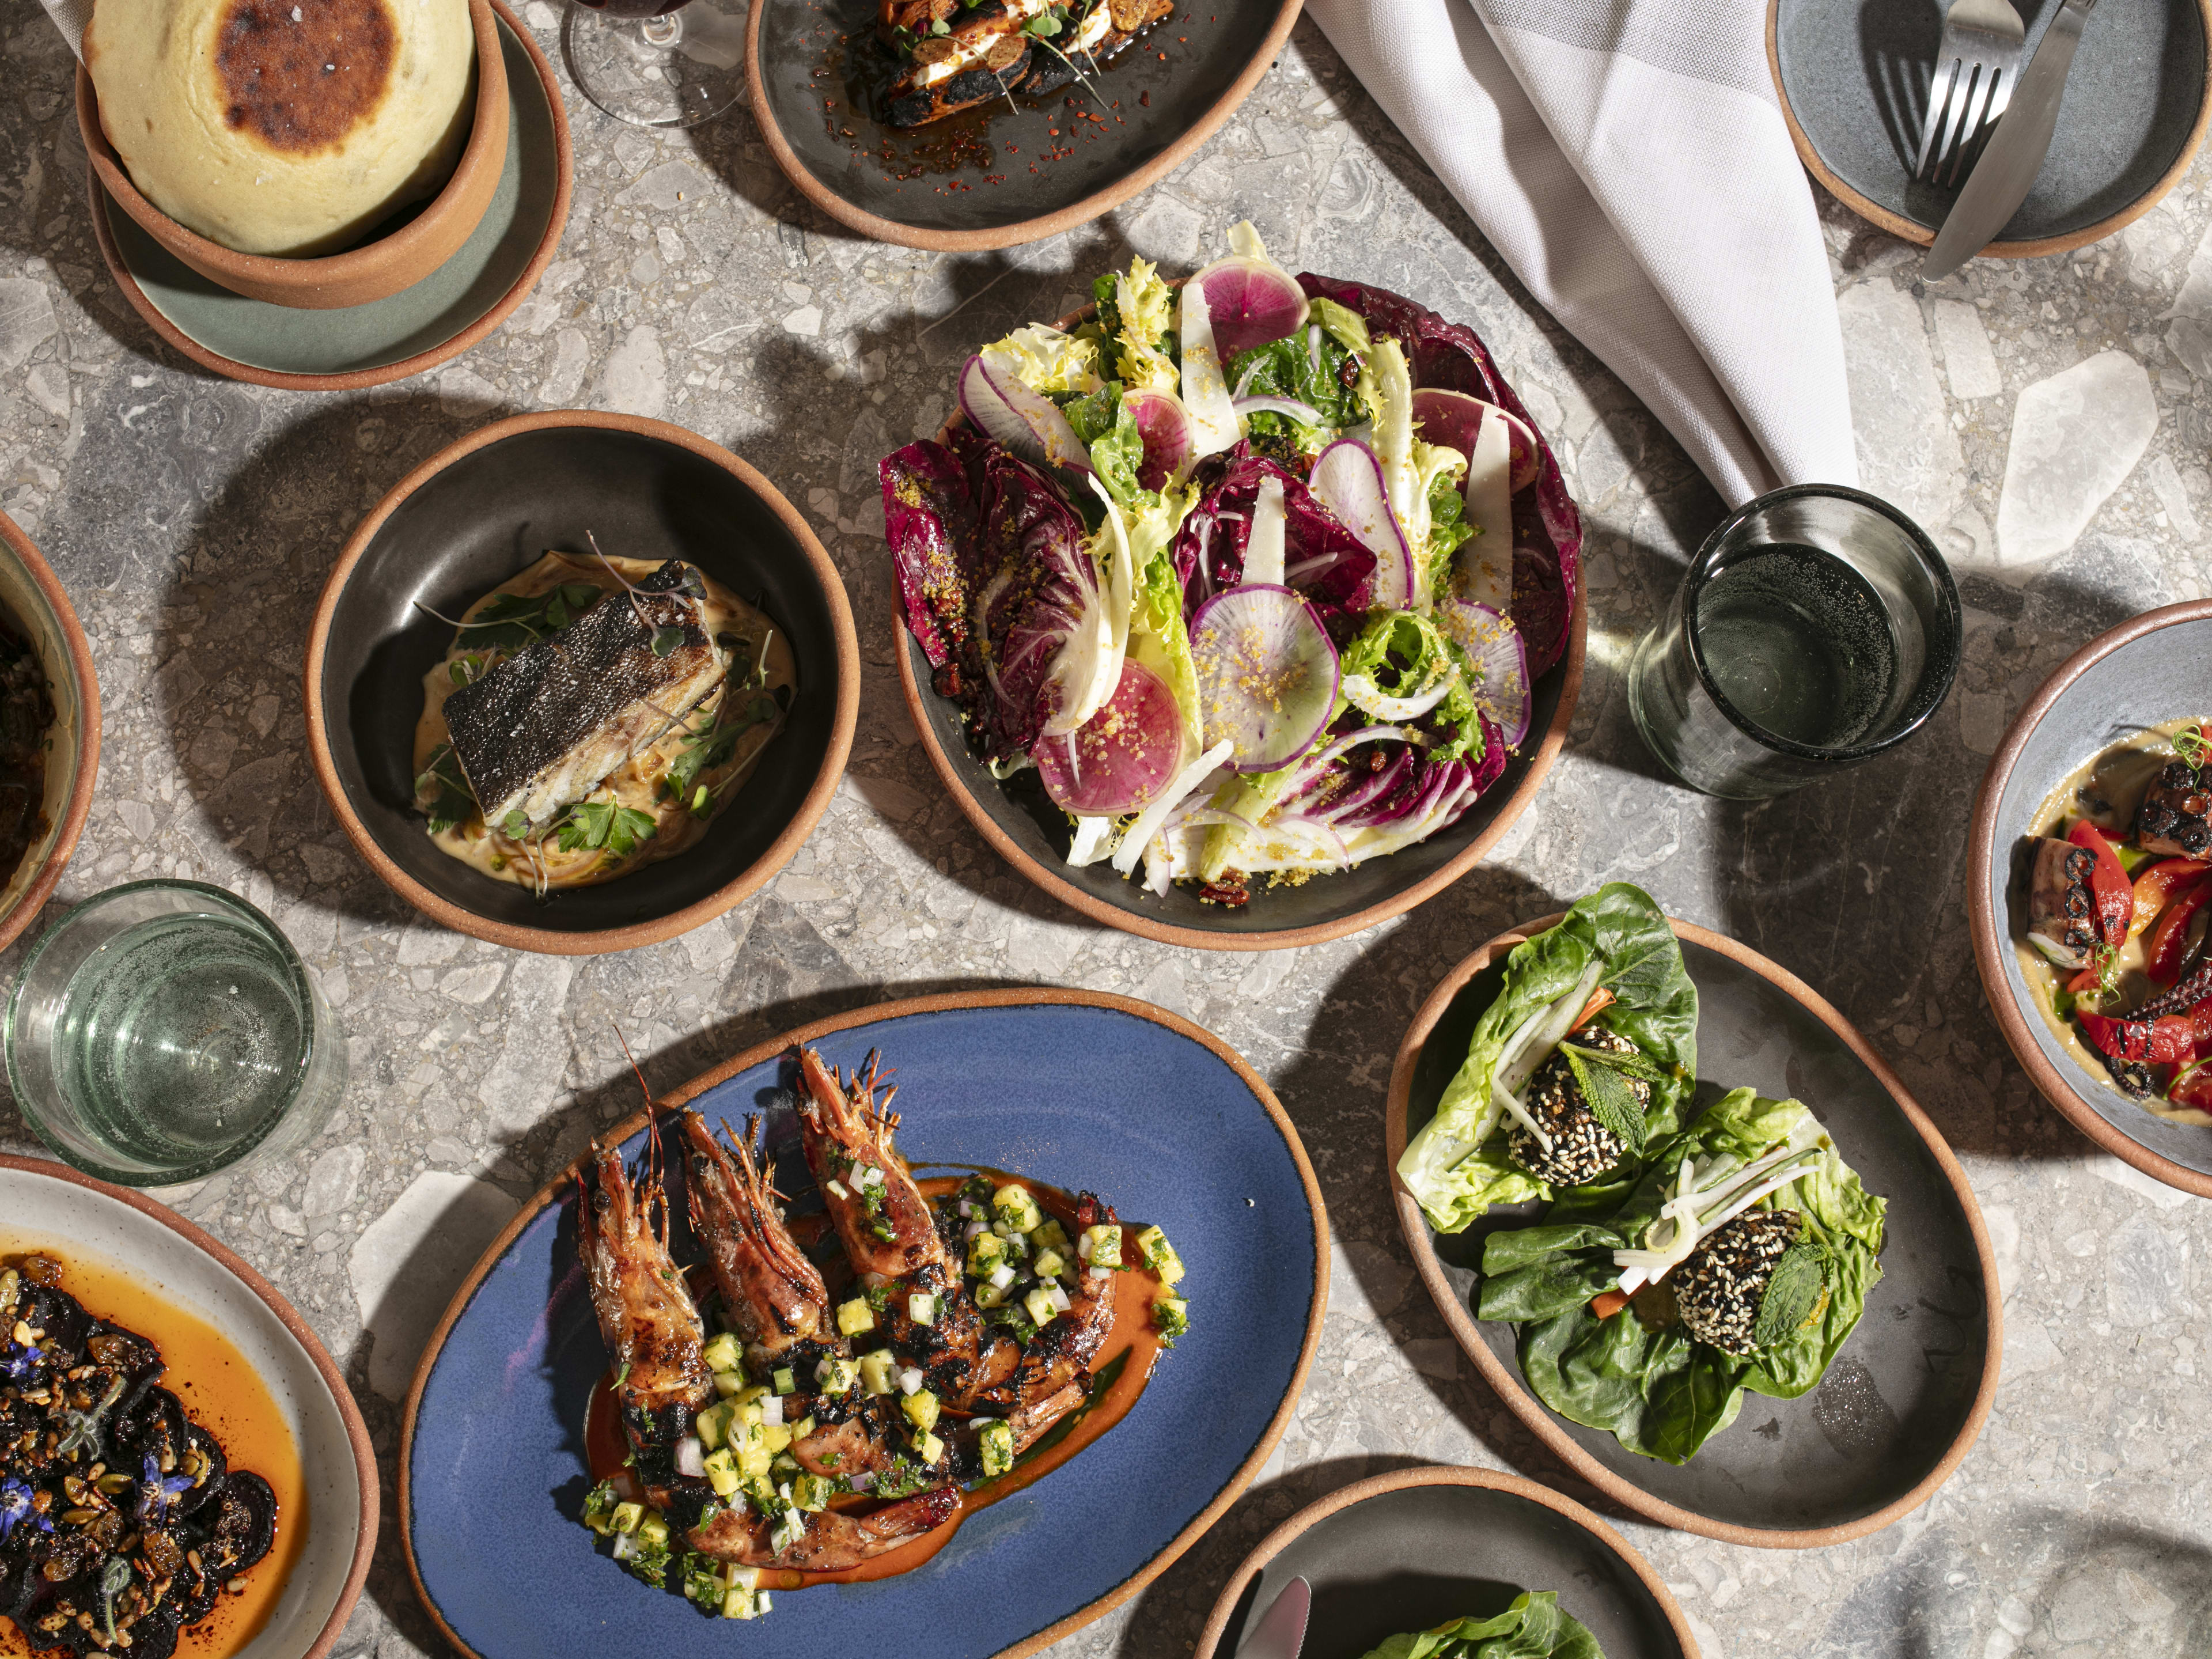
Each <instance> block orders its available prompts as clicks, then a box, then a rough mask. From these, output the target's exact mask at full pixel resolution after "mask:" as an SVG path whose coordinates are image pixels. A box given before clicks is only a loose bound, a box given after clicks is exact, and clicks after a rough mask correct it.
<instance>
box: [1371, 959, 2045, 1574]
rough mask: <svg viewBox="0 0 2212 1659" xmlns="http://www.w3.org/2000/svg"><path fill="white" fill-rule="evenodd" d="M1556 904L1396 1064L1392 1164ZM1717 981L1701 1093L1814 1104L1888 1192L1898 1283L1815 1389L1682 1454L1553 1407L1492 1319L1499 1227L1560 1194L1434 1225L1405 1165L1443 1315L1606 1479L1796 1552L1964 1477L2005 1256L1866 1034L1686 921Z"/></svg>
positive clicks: (1745, 1539) (1994, 1362)
mask: <svg viewBox="0 0 2212 1659" xmlns="http://www.w3.org/2000/svg"><path fill="white" fill-rule="evenodd" d="M1558 920H1559V918H1558V917H1557V916H1547V917H1543V918H1541V919H1539V920H1537V921H1531V922H1528V923H1526V924H1524V925H1523V926H1522V927H1518V928H1516V929H1515V930H1514V931H1513V932H1511V933H1504V934H1500V935H1499V936H1498V938H1497V939H1492V940H1491V941H1490V942H1489V943H1488V944H1486V945H1484V946H1483V947H1482V949H1480V951H1476V952H1475V953H1474V955H1473V956H1471V957H1468V959H1467V960H1466V961H1465V962H1462V963H1460V965H1459V966H1458V967H1457V968H1456V969H1454V970H1453V971H1452V973H1451V975H1449V977H1448V978H1447V979H1446V980H1445V981H1444V982H1443V985H1442V986H1440V987H1437V991H1436V993H1435V994H1434V995H1432V996H1431V997H1430V999H1429V1000H1428V1002H1427V1003H1426V1005H1425V1006H1423V1008H1422V1009H1421V1012H1419V1014H1417V1015H1415V1016H1414V1018H1413V1025H1412V1027H1411V1028H1410V1029H1409V1030H1407V1034H1406V1040H1405V1042H1404V1043H1403V1044H1402V1045H1401V1047H1400V1048H1399V1050H1398V1060H1397V1065H1396V1066H1395V1069H1394V1070H1393V1071H1392V1073H1391V1076H1390V1097H1389V1106H1388V1109H1387V1111H1386V1113H1385V1117H1384V1133H1385V1136H1386V1138H1387V1142H1388V1146H1389V1160H1390V1164H1389V1167H1390V1168H1391V1169H1392V1170H1394V1171H1395V1170H1396V1168H1397V1166H1398V1158H1399V1157H1400V1155H1401V1153H1403V1152H1404V1151H1405V1149H1406V1143H1407V1141H1408V1140H1409V1139H1412V1137H1413V1134H1414V1133H1416V1132H1417V1131H1419V1128H1420V1127H1421V1126H1422V1125H1423V1124H1425V1123H1426V1122H1427V1121H1429V1119H1430V1118H1431V1117H1433V1116H1434V1115H1436V1108H1437V1098H1438V1097H1440V1096H1441V1095H1442V1094H1443V1090H1444V1085H1446V1084H1448V1083H1449V1081H1450V1080H1451V1078H1452V1074H1453V1073H1455V1072H1456V1071H1457V1070H1458V1069H1459V1066H1460V1062H1461V1061H1462V1060H1464V1059H1465V1058H1466V1057H1467V1048H1468V1041H1469V1039H1470V1038H1471V1037H1472V1036H1473V1035H1474V1025H1475V1022H1476V1021H1477V1020H1478V1019H1480V1018H1481V1016H1482V1012H1483V1010H1485V1009H1486V1008H1487V1007H1488V1006H1490V1005H1491V1003H1492V1001H1493V1000H1496V998H1497V995H1498V986H1499V982H1500V981H1501V979H1502V977H1503V974H1504V958H1505V954H1506V952H1507V951H1510V950H1511V949H1512V948H1513V946H1515V945H1518V944H1519V943H1520V942H1521V941H1522V939H1524V938H1526V937H1527V936H1528V934H1530V933H1535V932H1537V931H1539V930H1540V929H1542V928H1545V927H1550V926H1551V925H1552V924H1553V922H1555V921H1558ZM1672 926H1673V927H1674V932H1675V933H1676V934H1677V935H1679V936H1680V939H1681V941H1682V958H1683V961H1684V963H1686V965H1687V966H1688V968H1689V971H1690V977H1691V979H1692V980H1693V981H1696V984H1697V987H1698V1072H1699V1079H1700V1081H1699V1085H1698V1098H1699V1103H1700V1104H1701V1105H1702V1104H1705V1103H1710V1102H1711V1101H1712V1100H1715V1099H1717V1098H1718V1097H1719V1096H1720V1094H1721V1093H1722V1092H1723V1090H1724V1089H1726V1088H1734V1087H1740V1086H1741V1085H1747V1084H1748V1085H1751V1086H1752V1087H1753V1088H1756V1089H1757V1090H1759V1092H1760V1093H1761V1094H1765V1095H1769V1096H1773V1097H1785V1096H1795V1097H1796V1098H1798V1099H1800V1100H1802V1101H1803V1102H1804V1103H1806V1104H1807V1105H1808V1106H1809V1107H1811V1108H1812V1109H1813V1110H1814V1113H1815V1114H1816V1115H1818V1116H1819V1117H1820V1121H1821V1122H1822V1123H1824V1124H1825V1125H1826V1126H1827V1128H1828V1131H1829V1133H1831V1134H1832V1135H1833V1136H1834V1137H1835V1139H1836V1145H1837V1146H1838V1148H1839V1149H1840V1150H1841V1151H1842V1152H1843V1155H1844V1160H1845V1161H1846V1162H1847V1163H1849V1164H1850V1165H1851V1167H1852V1168H1853V1169H1855V1170H1857V1171H1858V1173H1859V1178H1860V1179H1861V1180H1862V1181H1863V1182H1865V1184H1866V1188H1867V1190H1868V1191H1869V1192H1871V1193H1875V1194H1880V1195H1881V1197H1883V1198H1885V1199H1887V1200H1888V1201H1889V1215H1888V1227H1887V1234H1886V1237H1885V1239H1884V1243H1883V1248H1882V1252H1881V1269H1882V1276H1881V1282H1880V1283H1878V1284H1877V1285H1875V1288H1874V1291H1873V1293H1872V1294H1871V1295H1869V1297H1868V1298H1867V1306H1866V1313H1865V1316H1864V1317H1863V1318H1862V1319H1861V1320H1860V1322H1859V1324H1858V1328H1857V1330H1855V1331H1854V1332H1853V1333H1852V1334H1851V1338H1850V1341H1849V1342H1847V1343H1845V1344H1844V1348H1843V1351H1842V1352H1840V1353H1838V1355H1837V1356H1836V1358H1835V1362H1834V1363H1833V1364H1832V1365H1830V1366H1829V1368H1828V1375H1827V1376H1826V1378H1825V1379H1824V1380H1823V1381H1822V1383H1821V1384H1820V1387H1819V1388H1817V1389H1814V1390H1813V1391H1812V1392H1811V1393H1810V1394H1808V1395H1802V1397H1800V1398H1798V1399H1796V1400H1770V1399H1768V1398H1767V1397H1766V1396H1765V1395H1757V1394H1753V1395H1745V1396H1744V1402H1743V1408H1742V1412H1741V1415H1740V1416H1738V1418H1737V1419H1736V1420H1735V1423H1734V1424H1733V1425H1730V1426H1729V1428H1727V1429H1724V1430H1723V1431H1721V1432H1720V1433H1719V1434H1717V1435H1715V1436H1714V1437H1712V1438H1711V1440H1709V1441H1707V1442H1706V1443H1705V1448H1704V1449H1702V1450H1701V1451H1699V1453H1698V1455H1696V1456H1695V1457H1693V1458H1692V1459H1691V1460H1690V1461H1689V1462H1686V1463H1684V1464H1680V1465H1679V1466H1677V1465H1670V1464H1667V1463H1662V1462H1658V1461H1657V1460H1656V1459H1653V1458H1648V1457H1640V1456H1638V1455H1637V1454H1635V1453H1634V1452H1632V1451H1629V1450H1627V1449H1625V1448H1624V1447H1622V1445H1621V1444H1620V1442H1619V1441H1617V1440H1615V1439H1614V1438H1613V1437H1612V1436H1611V1435H1609V1434H1605V1433H1601V1431H1597V1430H1595V1429H1587V1428H1584V1427H1583V1426H1582V1425H1580V1424H1578V1423H1571V1422H1569V1421H1568V1420H1567V1419H1565V1418H1563V1417H1559V1416H1557V1415H1555V1414H1554V1413H1553V1412H1552V1411H1551V1409H1550V1408H1549V1407H1547V1406H1545V1405H1544V1404H1543V1403H1542V1402H1541V1401H1539V1400H1538V1399H1537V1398H1536V1397H1535V1396H1534V1395H1533V1394H1531V1393H1529V1392H1528V1389H1527V1388H1526V1386H1525V1385H1524V1384H1523V1383H1522V1380H1521V1365H1520V1361H1519V1358H1518V1357H1517V1355H1516V1352H1515V1341H1514V1338H1515V1334H1516V1333H1515V1328H1514V1327H1513V1326H1511V1325H1508V1324H1504V1323H1502V1322H1495V1321H1489V1320H1479V1319H1477V1318H1476V1317H1475V1316H1474V1312H1473V1311H1472V1310H1473V1308H1474V1298H1475V1291H1476V1289H1477V1286H1478V1285H1479V1282H1480V1273H1479V1272H1478V1271H1477V1269H1478V1267H1479V1265H1480V1261H1481V1260H1482V1245H1483V1241H1484V1239H1485V1238H1486V1237H1488V1236H1489V1234H1490V1233H1492V1232H1494V1231H1498V1230H1500V1229H1503V1228H1509V1227H1526V1226H1529V1225H1533V1223H1534V1219H1535V1218H1536V1217H1537V1216H1538V1215H1539V1214H1540V1213H1541V1209H1542V1206H1541V1205H1536V1204H1528V1205H1515V1206H1504V1207H1501V1208H1498V1209H1494V1210H1492V1212H1490V1213H1489V1214H1488V1215H1487V1216H1486V1217H1485V1218H1483V1219H1482V1220H1481V1221H1480V1222H1478V1223H1477V1224H1476V1225H1474V1226H1473V1227H1470V1228H1469V1229H1468V1231H1465V1232H1463V1233H1457V1234H1439V1233H1437V1232H1434V1231H1431V1229H1430V1227H1429V1225H1428V1220H1427V1218H1426V1217H1425V1216H1424V1215H1423V1214H1422V1212H1421V1206H1420V1205H1419V1203H1418V1202H1416V1201H1415V1200H1414V1198H1413V1194H1411V1193H1409V1192H1407V1190H1406V1188H1405V1187H1404V1185H1403V1183H1402V1182H1399V1181H1397V1179H1396V1177H1395V1175H1394V1176H1393V1177H1392V1188H1393V1191H1394V1195H1395V1198H1396V1200H1397V1203H1398V1219H1399V1223H1400V1225H1401V1226H1402V1227H1403V1228H1404V1230H1405V1233H1406V1239H1407V1243H1408V1244H1409V1245H1410V1246H1411V1247H1412V1249H1413V1262H1414V1265H1415V1266H1416V1267H1419V1269H1420V1273H1421V1277H1422V1279H1423V1280H1424V1282H1425V1283H1426V1284H1427V1285H1428V1287H1429V1292H1430V1294H1431V1296H1433V1297H1435V1298H1436V1301H1437V1307H1438V1308H1439V1309H1440V1310H1442V1311H1443V1316H1444V1322H1445V1323H1446V1324H1448V1325H1449V1326H1450V1327H1451V1330H1452V1334H1453V1335H1454V1336H1455V1337H1456V1338H1457V1339H1458V1340H1459V1343H1460V1346H1462V1348H1464V1349H1466V1351H1467V1352H1468V1357H1469V1358H1472V1359H1473V1360H1474V1363H1475V1366H1476V1368H1477V1369H1478V1370H1480V1371H1481V1372H1482V1373H1483V1375H1484V1376H1486V1378H1488V1379H1489V1381H1490V1383H1491V1385H1492V1387H1493V1388H1495V1389H1497V1390H1498V1394H1499V1395H1500V1396H1501V1397H1503V1398H1504V1401H1505V1403H1506V1404H1507V1405H1508V1406H1510V1407H1512V1409H1513V1412H1514V1413H1515V1415H1516V1416H1518V1417H1519V1418H1520V1419H1522V1421H1523V1422H1524V1423H1526V1424H1528V1426H1529V1427H1530V1428H1531V1429H1532V1430H1534V1431H1535V1432H1536V1434H1537V1435H1538V1436H1539V1437H1541V1438H1542V1439H1543V1440H1544V1442H1545V1443H1547V1445H1548V1446H1549V1447H1550V1448H1551V1449H1553V1451H1554V1452H1556V1453H1557V1454H1558V1455H1559V1456H1560V1457H1561V1458H1563V1459H1565V1461H1566V1462H1567V1463H1568V1465H1569V1466H1570V1467H1571V1468H1573V1469H1574V1470H1575V1471H1576V1473H1577V1474H1580V1475H1582V1476H1583V1478H1584V1479H1585V1480H1589V1482H1590V1483H1591V1484H1592V1485H1593V1486H1596V1487H1597V1488H1598V1489H1599V1490H1600V1491H1601V1492H1606V1493H1607V1494H1608V1495H1609V1496H1611V1497H1613V1498H1615V1499H1617V1500H1618V1501H1620V1503H1623V1504H1627V1505H1628V1506H1629V1507H1630V1508H1631V1509H1633V1510H1637V1511H1638V1512H1639V1513H1641V1514H1643V1515H1645V1516H1650V1518H1651V1519H1652V1520H1655V1521H1657V1522H1662V1523H1663V1524H1665V1525H1667V1526H1671V1527H1680V1528H1685V1529H1686V1530H1687V1531H1690V1532H1698V1533H1703V1534H1705V1535H1706V1536H1708V1537H1711V1538H1720V1539H1725V1540H1726V1541H1729V1542H1730V1543H1735V1544H1754V1545H1764V1546H1766V1547H1775V1548H1789V1549H1796V1548H1803V1547H1808V1546H1814V1545H1827V1544H1837V1543H1841V1542H1843V1541H1845V1540H1847V1539H1851V1538H1857V1537H1860V1536H1863V1534H1867V1533H1869V1532H1873V1531H1875V1530H1876V1529H1878V1528H1882V1527H1885V1526H1887V1525H1888V1524H1889V1523H1890V1522H1893V1521H1894V1520H1896V1519H1897V1518H1898V1517H1899V1516H1903V1515H1905V1514H1906V1513H1908V1512H1910V1511H1911V1510H1913V1509H1915V1508H1917V1506H1918V1505H1920V1504H1923V1503H1924V1502H1926V1501H1927V1499H1928V1498H1929V1496H1930V1495H1931V1494H1932V1493H1933V1492H1935V1491H1936V1488H1937V1487H1938V1486H1942V1484H1943V1482H1944V1481H1945V1480H1948V1479H1949V1478H1950V1474H1951V1472H1952V1470H1954V1468H1957V1467H1958V1465H1959V1462H1960V1459H1961V1458H1963V1457H1965V1456H1966V1451H1967V1449H1968V1448H1969V1447H1971V1446H1972V1444H1973V1443H1974V1437H1976V1436H1977V1435H1978V1434H1979V1433H1980V1432H1981V1428H1982V1424H1983V1421H1984V1419H1986V1418H1987V1417H1988V1415H1989V1411H1990V1401H1992V1400H1994V1399H1995V1398H1996V1384H1997V1371H1998V1364H1999V1360H2000V1357H2001V1352H2002V1313H2001V1311H2000V1304H1999V1301H1998V1297H1997V1295H1996V1261H1995V1258H1994V1257H1992V1256H1991V1255H1990V1243H1989V1235H1988V1234H1987V1232H1986V1231H1984V1228H1983V1226H1982V1217H1981V1211H1980V1210H1979V1208H1978V1206H1976V1205H1975V1203H1974V1195H1973V1192H1972V1189H1971V1188H1969V1187H1968V1186H1967V1184H1966V1172H1965V1171H1964V1170H1961V1169H1960V1167H1959V1161H1958V1159H1957V1158H1954V1157H1953V1156H1952V1154H1951V1149H1950V1148H1949V1147H1948V1146H1945V1145H1944V1143H1943V1138H1942V1134H1940V1133H1938V1132H1937V1130H1936V1126H1935V1125H1934V1124H1932V1123H1930V1122H1929V1121H1928V1117H1927V1115H1926V1114H1924V1113H1923V1112H1922V1111H1921V1109H1920V1108H1919V1107H1918V1106H1917V1104H1915V1103H1914V1102H1913V1100H1912V1097H1911V1096H1910V1095H1909V1094H1907V1093H1906V1092H1905V1085H1903V1084H1902V1083H1900V1082H1899V1081H1898V1079H1897V1077H1896V1074H1895V1073H1893V1072H1891V1071H1890V1069H1889V1068H1888V1066H1886V1065H1884V1064H1883V1063H1882V1061H1881V1058H1880V1056H1878V1055H1877V1054H1875V1052H1874V1050H1873V1049H1872V1048H1869V1047H1868V1046H1867V1042H1866V1040H1865V1039H1864V1038H1863V1037H1862V1036H1859V1034H1858V1033H1857V1031H1855V1030H1852V1029H1851V1027H1850V1024H1849V1023H1848V1022H1846V1021H1845V1020H1844V1017H1843V1016H1842V1015H1841V1014H1839V1013H1838V1012H1836V1011H1835V1010H1834V1009H1833V1008H1832V1007H1831V1006H1828V1004H1827V1002H1826V1000H1824V999H1822V998H1821V997H1820V995H1819V994H1816V993H1815V992H1814V990H1813V989H1812V988H1811V987H1809V986H1808V985H1807V984H1806V983H1805V982H1804V981H1802V980H1800V979H1799V978H1797V977H1796V975H1794V974H1791V973H1790V972H1789V971H1788V970H1787V969H1783V968H1779V967H1778V966H1776V965H1775V964H1774V963H1771V962H1769V961H1768V960H1767V959H1766V958H1765V957H1762V956H1760V955H1759V953H1758V952H1757V951H1752V950H1749V949H1747V947H1745V946H1744V945H1740V944H1738V943H1737V942H1736V941H1735V940H1734V939H1727V938H1724V937H1723V936H1722V935H1720V934H1718V933H1708V932H1707V931H1706V930H1705V929H1704V928H1702V927H1692V926H1691V925H1690V924H1689V923H1687V922H1681V921H1677V922H1674V923H1673V924H1672Z"/></svg>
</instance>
